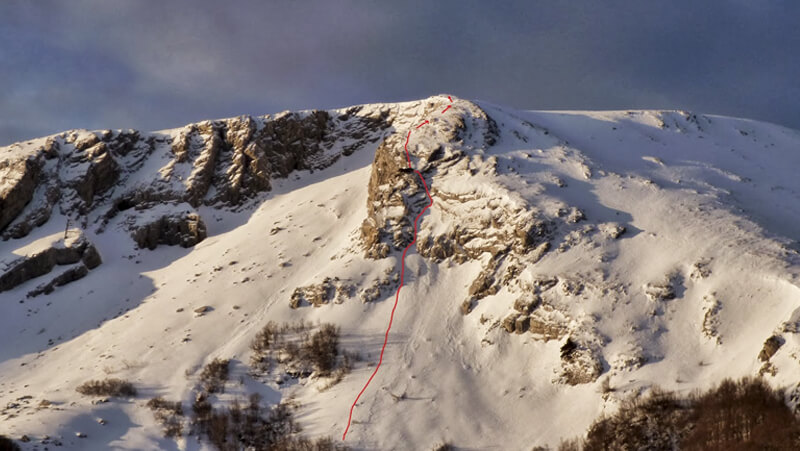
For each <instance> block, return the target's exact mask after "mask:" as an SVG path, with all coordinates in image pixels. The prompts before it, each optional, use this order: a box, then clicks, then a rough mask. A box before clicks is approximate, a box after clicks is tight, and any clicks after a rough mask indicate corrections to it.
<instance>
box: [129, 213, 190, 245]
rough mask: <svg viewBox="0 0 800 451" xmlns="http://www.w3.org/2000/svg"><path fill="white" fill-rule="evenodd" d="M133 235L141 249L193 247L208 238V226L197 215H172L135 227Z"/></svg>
mask: <svg viewBox="0 0 800 451" xmlns="http://www.w3.org/2000/svg"><path fill="white" fill-rule="evenodd" d="M131 235H132V237H133V240H134V241H135V242H136V244H137V245H138V246H139V248H140V249H145V248H147V249H155V248H156V247H157V246H158V245H159V244H166V245H168V246H175V245H180V246H181V247H192V246H194V245H195V244H197V243H199V242H201V241H203V240H204V239H205V238H206V225H205V223H204V222H203V220H202V218H200V215H198V214H197V213H193V212H179V213H170V214H165V215H163V216H160V217H157V218H155V219H154V220H152V221H148V222H144V223H139V224H137V225H135V226H134V228H133V231H132V233H131Z"/></svg>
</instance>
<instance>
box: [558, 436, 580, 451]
mask: <svg viewBox="0 0 800 451" xmlns="http://www.w3.org/2000/svg"><path fill="white" fill-rule="evenodd" d="M582 449H583V440H581V439H579V438H573V439H569V440H561V443H559V444H558V451H581V450H582Z"/></svg>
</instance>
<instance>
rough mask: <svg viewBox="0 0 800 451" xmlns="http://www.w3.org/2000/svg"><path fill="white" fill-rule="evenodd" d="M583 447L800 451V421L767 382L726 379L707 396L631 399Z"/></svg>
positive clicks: (562, 450) (567, 450)
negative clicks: (793, 450)
mask: <svg viewBox="0 0 800 451" xmlns="http://www.w3.org/2000/svg"><path fill="white" fill-rule="evenodd" d="M581 442H582V440H580V439H573V440H570V441H567V442H562V446H560V447H559V451H571V450H578V449H580V446H581ZM582 445H583V446H582V447H583V450H584V451H595V450H606V449H681V450H731V449H736V450H740V449H742V450H744V449H746V450H750V449H752V450H755V449H775V450H779V449H780V450H782V449H800V419H798V418H797V417H796V416H794V415H793V414H792V412H791V409H790V408H789V407H788V406H787V405H786V404H785V402H784V396H783V392H782V391H781V390H775V389H773V388H771V387H770V386H769V385H768V384H767V383H766V382H765V381H764V380H763V379H754V378H743V379H740V380H738V381H733V380H730V379H726V380H724V381H722V382H721V383H720V384H719V385H718V386H716V387H714V388H712V389H710V390H708V391H707V392H705V393H700V392H697V393H694V394H692V395H689V396H685V397H679V396H677V395H676V394H675V393H671V392H666V391H663V390H659V389H654V390H653V391H652V393H651V394H650V395H649V396H647V397H642V398H634V399H630V400H627V401H625V402H624V403H623V404H622V406H621V407H620V409H619V411H618V412H617V413H616V414H614V415H613V416H609V417H601V418H599V419H598V420H595V422H594V423H593V424H592V425H591V426H590V427H589V431H588V433H587V435H586V440H585V441H583V444H582ZM576 446H577V447H576Z"/></svg>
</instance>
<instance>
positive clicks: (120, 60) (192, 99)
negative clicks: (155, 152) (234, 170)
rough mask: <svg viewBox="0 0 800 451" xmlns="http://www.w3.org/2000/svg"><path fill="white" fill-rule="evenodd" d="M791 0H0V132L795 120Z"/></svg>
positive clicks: (799, 118)
mask: <svg viewBox="0 0 800 451" xmlns="http://www.w3.org/2000/svg"><path fill="white" fill-rule="evenodd" d="M798 17H800V3H798V2H794V1H778V0H774V1H770V2H750V1H746V0H717V1H713V0H706V1H702V2H698V1H696V0H692V1H688V0H672V1H669V2H650V1H641V0H637V1H633V0H628V1H622V0H608V1H603V2H599V1H596V0H570V1H555V0H553V1H539V2H534V1H525V2H471V1H428V2H366V1H351V2H336V1H315V2H310V1H301V2H295V1H273V2H267V1H237V2H220V1H210V0H194V1H181V2H161V1H158V2H157V1H111V0H91V1H90V0H85V1H62V2H55V1H50V2H46V1H37V2H28V1H13V0H12V1H4V2H2V3H0V83H1V84H0V86H2V87H3V89H2V91H0V144H7V143H9V142H12V141H14V140H19V139H25V138H29V137H34V136H40V135H45V134H49V133H54V132H57V131H60V130H63V129H68V128H79V127H81V128H127V127H134V128H141V129H146V130H149V129H158V128H166V127H174V126H180V125H183V124H185V123H188V122H192V121H197V120H201V119H205V118H216V117H226V116H234V115H238V114H263V113H269V112H276V111H280V110H284V109H301V108H330V107H336V106H345V105H349V104H355V103H365V102H378V101H397V100H408V99H413V98H420V97H425V96H428V95H431V94H436V93H441V92H447V93H453V94H456V95H459V96H461V97H465V98H473V99H483V100H488V101H491V102H495V103H500V104H508V105H512V106H515V107H519V108H530V109H547V108H556V109H620V108H682V109H691V110H696V111H702V112H708V113H716V114H726V115H733V116H744V117H751V118H754V119H761V120H768V121H773V122H778V123H781V124H784V125H788V126H791V127H795V128H800V109H798V108H797V105H799V104H800V85H799V84H798V80H800V52H798V46H800V31H798V29H800V27H797V26H796V23H795V22H796V19H797V18H798Z"/></svg>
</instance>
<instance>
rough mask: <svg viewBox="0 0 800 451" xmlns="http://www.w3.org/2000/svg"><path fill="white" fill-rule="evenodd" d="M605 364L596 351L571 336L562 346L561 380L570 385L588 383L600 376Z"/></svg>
mask: <svg viewBox="0 0 800 451" xmlns="http://www.w3.org/2000/svg"><path fill="white" fill-rule="evenodd" d="M602 371H603V365H602V363H601V362H600V361H599V359H598V357H597V356H596V355H595V353H594V352H593V351H592V350H591V349H589V348H588V347H586V346H585V345H583V344H581V343H579V342H577V341H575V340H573V339H572V338H571V337H570V338H567V341H566V342H564V344H563V345H562V346H561V374H560V380H561V381H562V382H563V383H566V384H568V385H579V384H588V383H590V382H594V381H596V380H597V378H598V377H600V374H601V373H602Z"/></svg>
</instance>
